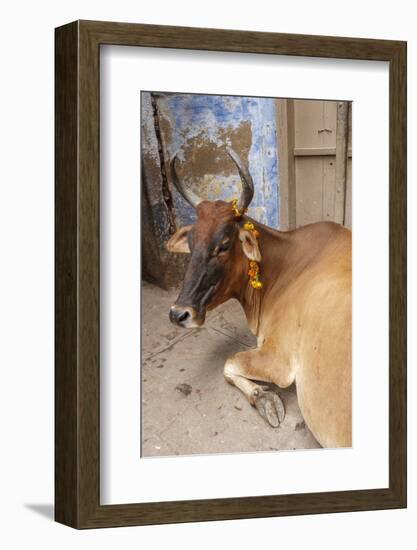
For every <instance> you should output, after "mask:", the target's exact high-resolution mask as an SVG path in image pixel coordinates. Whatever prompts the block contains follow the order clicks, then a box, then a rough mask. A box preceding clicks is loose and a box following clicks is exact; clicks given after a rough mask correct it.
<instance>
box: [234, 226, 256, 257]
mask: <svg viewBox="0 0 417 550" xmlns="http://www.w3.org/2000/svg"><path fill="white" fill-rule="evenodd" d="M239 239H240V241H241V242H242V248H243V252H244V253H245V255H246V256H247V257H248V258H249V260H253V261H255V262H260V261H261V252H260V250H259V246H258V241H257V239H256V237H255V236H254V235H253V234H252V232H251V231H247V230H246V229H242V228H241V229H239Z"/></svg>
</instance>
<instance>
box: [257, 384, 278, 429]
mask: <svg viewBox="0 0 417 550" xmlns="http://www.w3.org/2000/svg"><path fill="white" fill-rule="evenodd" d="M253 401H254V405H255V407H256V408H257V409H258V412H259V414H260V415H261V416H262V418H265V420H266V421H267V422H268V424H270V425H271V426H272V427H273V428H278V426H279V425H280V424H281V422H282V421H283V420H284V418H285V407H284V403H283V402H282V400H281V398H280V396H279V395H278V394H277V393H276V392H274V391H272V390H269V389H268V390H264V389H262V388H260V387H259V388H256V390H254V392H253Z"/></svg>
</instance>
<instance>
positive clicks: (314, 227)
mask: <svg viewBox="0 0 417 550" xmlns="http://www.w3.org/2000/svg"><path fill="white" fill-rule="evenodd" d="M226 150H227V153H228V155H229V156H230V157H231V159H232V160H233V162H234V164H235V165H236V167H237V170H238V172H239V175H240V179H241V182H242V192H241V195H240V197H239V199H238V200H235V202H234V203H230V202H226V201H223V200H215V201H208V200H202V199H201V198H200V197H199V196H198V195H197V194H196V193H195V192H194V191H193V190H192V189H191V188H190V186H185V185H184V184H183V182H182V181H180V179H179V177H178V174H177V172H176V169H175V163H176V160H177V155H174V156H173V157H172V158H171V160H170V163H169V170H170V174H171V178H172V182H173V184H174V185H175V187H176V188H177V190H178V191H179V192H180V193H181V195H182V196H183V197H184V198H185V199H186V200H187V201H188V202H189V203H190V204H191V205H192V206H193V207H195V208H196V213H197V221H196V223H195V224H193V225H187V226H185V227H182V228H181V229H179V230H178V231H177V232H176V233H175V234H174V235H172V236H171V238H170V239H169V241H168V242H167V249H168V250H169V251H170V252H174V253H187V254H190V261H189V264H188V267H187V270H186V273H185V276H184V281H183V284H182V288H181V290H180V293H179V295H178V298H177V300H176V302H175V304H174V305H173V306H172V307H171V309H170V311H169V317H170V320H171V322H173V323H174V324H176V325H179V326H181V327H185V328H192V327H200V326H201V325H203V323H204V320H205V316H206V312H207V311H209V310H212V309H214V308H215V307H217V306H218V305H220V304H222V303H224V302H226V301H227V300H230V299H236V300H238V301H239V302H240V304H241V305H242V308H243V310H244V312H245V315H246V319H247V322H248V325H249V328H250V330H251V331H252V332H253V334H254V335H255V336H256V338H257V347H256V349H251V350H249V351H243V352H239V353H236V354H235V355H234V356H233V357H230V358H229V359H227V361H226V363H225V366H224V376H225V379H226V380H227V382H229V383H230V384H233V385H234V386H236V387H237V388H239V390H241V391H242V392H243V394H244V395H245V396H246V398H247V400H248V401H249V403H250V404H251V405H253V406H254V407H256V408H257V410H258V411H259V413H260V415H261V416H262V417H263V418H264V419H265V420H266V421H267V422H268V423H269V424H270V425H271V426H272V427H278V426H279V425H280V423H281V422H282V421H283V419H284V417H285V409H284V405H283V402H282V400H281V398H280V396H279V394H278V393H277V391H276V390H273V389H271V386H266V385H265V383H271V384H275V385H276V386H278V388H287V387H288V386H290V385H291V384H292V383H294V382H295V385H296V390H297V398H298V403H299V407H300V410H301V413H302V415H303V418H304V420H305V422H306V424H307V426H308V427H309V429H310V431H311V432H312V434H313V435H314V437H315V438H316V440H317V441H318V443H319V444H320V445H321V446H322V447H350V446H351V445H352V349H351V348H352V346H351V327H352V304H351V289H352V282H351V279H352V268H351V265H352V262H351V246H352V245H351V240H352V239H351V231H350V230H349V229H346V228H344V227H342V226H341V225H339V224H336V223H333V222H318V223H313V224H310V225H306V226H304V227H299V228H297V229H295V230H291V231H286V232H283V231H277V230H275V229H272V228H270V227H267V226H266V225H263V224H261V223H258V222H256V221H255V220H253V219H251V218H249V217H248V216H247V215H246V214H245V212H246V210H247V208H248V206H249V204H250V202H251V200H252V198H253V194H254V184H253V180H252V177H251V175H250V173H249V170H248V168H247V166H246V165H245V164H244V163H243V162H242V160H241V159H240V158H239V156H238V155H237V154H236V152H235V151H233V150H232V149H231V148H229V147H227V148H226ZM253 268H254V269H253Z"/></svg>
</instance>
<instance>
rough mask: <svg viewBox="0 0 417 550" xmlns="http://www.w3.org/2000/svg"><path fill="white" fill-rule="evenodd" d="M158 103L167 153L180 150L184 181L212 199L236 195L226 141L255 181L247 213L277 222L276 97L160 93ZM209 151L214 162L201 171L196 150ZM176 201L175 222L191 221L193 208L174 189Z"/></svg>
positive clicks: (237, 189)
mask: <svg viewBox="0 0 417 550" xmlns="http://www.w3.org/2000/svg"><path fill="white" fill-rule="evenodd" d="M158 105H159V112H160V117H161V121H162V123H161V131H162V134H163V137H164V141H165V146H166V149H167V152H168V153H169V154H170V155H171V154H173V153H174V152H177V151H179V152H180V155H179V156H180V159H181V160H183V161H184V162H186V163H187V167H189V170H188V172H186V171H184V176H183V177H184V178H185V179H187V181H186V183H187V185H192V186H193V188H194V189H195V190H196V191H197V192H199V194H200V195H201V196H203V197H205V198H208V199H212V200H213V199H216V198H221V199H224V200H230V199H232V198H233V197H236V196H237V195H238V193H239V192H240V188H241V187H240V179H239V176H238V174H237V171H236V169H235V168H233V166H231V164H230V160H229V159H227V158H226V155H225V152H224V146H225V145H231V146H232V147H233V148H234V149H235V150H236V151H237V152H238V154H239V155H240V156H242V158H243V160H245V161H248V162H249V170H250V173H251V175H252V178H253V180H254V184H255V196H254V199H253V201H252V204H251V207H250V209H249V215H250V216H252V217H253V218H254V219H256V220H257V221H259V222H262V223H265V224H267V225H269V226H271V227H278V224H279V170H278V143H277V128H276V104H275V100H274V99H270V98H252V97H235V96H212V95H195V94H163V95H160V96H159V98H158ZM207 150H209V151H211V153H210V154H211V158H212V159H213V162H212V163H211V164H210V163H209V164H208V166H204V173H203V172H201V173H199V170H198V169H197V168H198V167H197V164H198V162H199V160H198V159H199V155H200V156H201V155H203V154H205V153H204V151H207ZM201 158H203V157H201ZM193 162H194V164H193ZM227 163H229V164H227ZM226 165H227V166H228V168H227V169H226V168H225V166H226ZM193 167H194V168H193ZM188 174H189V175H188ZM174 205H175V209H176V212H177V218H178V221H179V222H180V223H179V225H182V224H186V223H192V222H193V221H194V219H195V214H194V211H193V210H192V209H191V208H189V206H188V205H187V204H186V203H185V201H184V200H183V199H182V197H180V196H178V194H177V193H175V194H174Z"/></svg>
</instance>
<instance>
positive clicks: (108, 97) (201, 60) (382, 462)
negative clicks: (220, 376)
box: [100, 46, 389, 504]
mask: <svg viewBox="0 0 417 550" xmlns="http://www.w3.org/2000/svg"><path fill="white" fill-rule="evenodd" d="M100 70H101V96H100V101H101V118H100V123H101V132H100V141H101V148H100V154H101V164H100V192H101V196H100V231H101V233H100V246H101V250H100V282H101V296H100V323H101V325H100V342H101V348H100V376H101V396H100V399H101V401H100V403H101V405H100V422H101V433H100V438H101V465H100V467H101V503H102V504H118V503H129V502H151V501H165V500H184V499H200V498H226V497H241V496H256V495H267V494H287V493H301V492H317V491H333V490H350V489H370V488H377V487H387V486H388V181H389V178H388V168H389V158H388V153H389V149H388V129H389V112H388V99H389V83H388V64H387V63H382V62H368V61H350V60H327V59H310V58H308V59H307V58H304V59H303V58H291V57H277V56H260V55H246V54H223V53H208V52H187V51H178V50H159V49H151V48H135V47H125V46H104V47H101V55H100ZM141 90H164V91H175V92H188V93H207V94H230V95H234V94H238V95H248V96H272V97H292V98H317V99H319V98H320V99H346V100H353V102H354V104H353V110H352V112H353V124H352V127H353V140H352V146H353V154H352V157H353V167H352V168H353V170H352V181H353V201H352V203H353V290H354V292H353V447H352V449H333V450H331V449H329V450H327V449H319V450H304V451H291V452H290V451H286V452H283V451H280V452H271V453H267V452H263V453H241V454H229V455H206V456H190V457H166V458H146V459H141V458H140V438H141V434H140V427H141V422H140V322H141V320H140V274H141V268H140V209H139V205H140V91H141ZM167 314H168V312H167ZM248 406H249V405H248ZM260 474H261V475H260Z"/></svg>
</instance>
